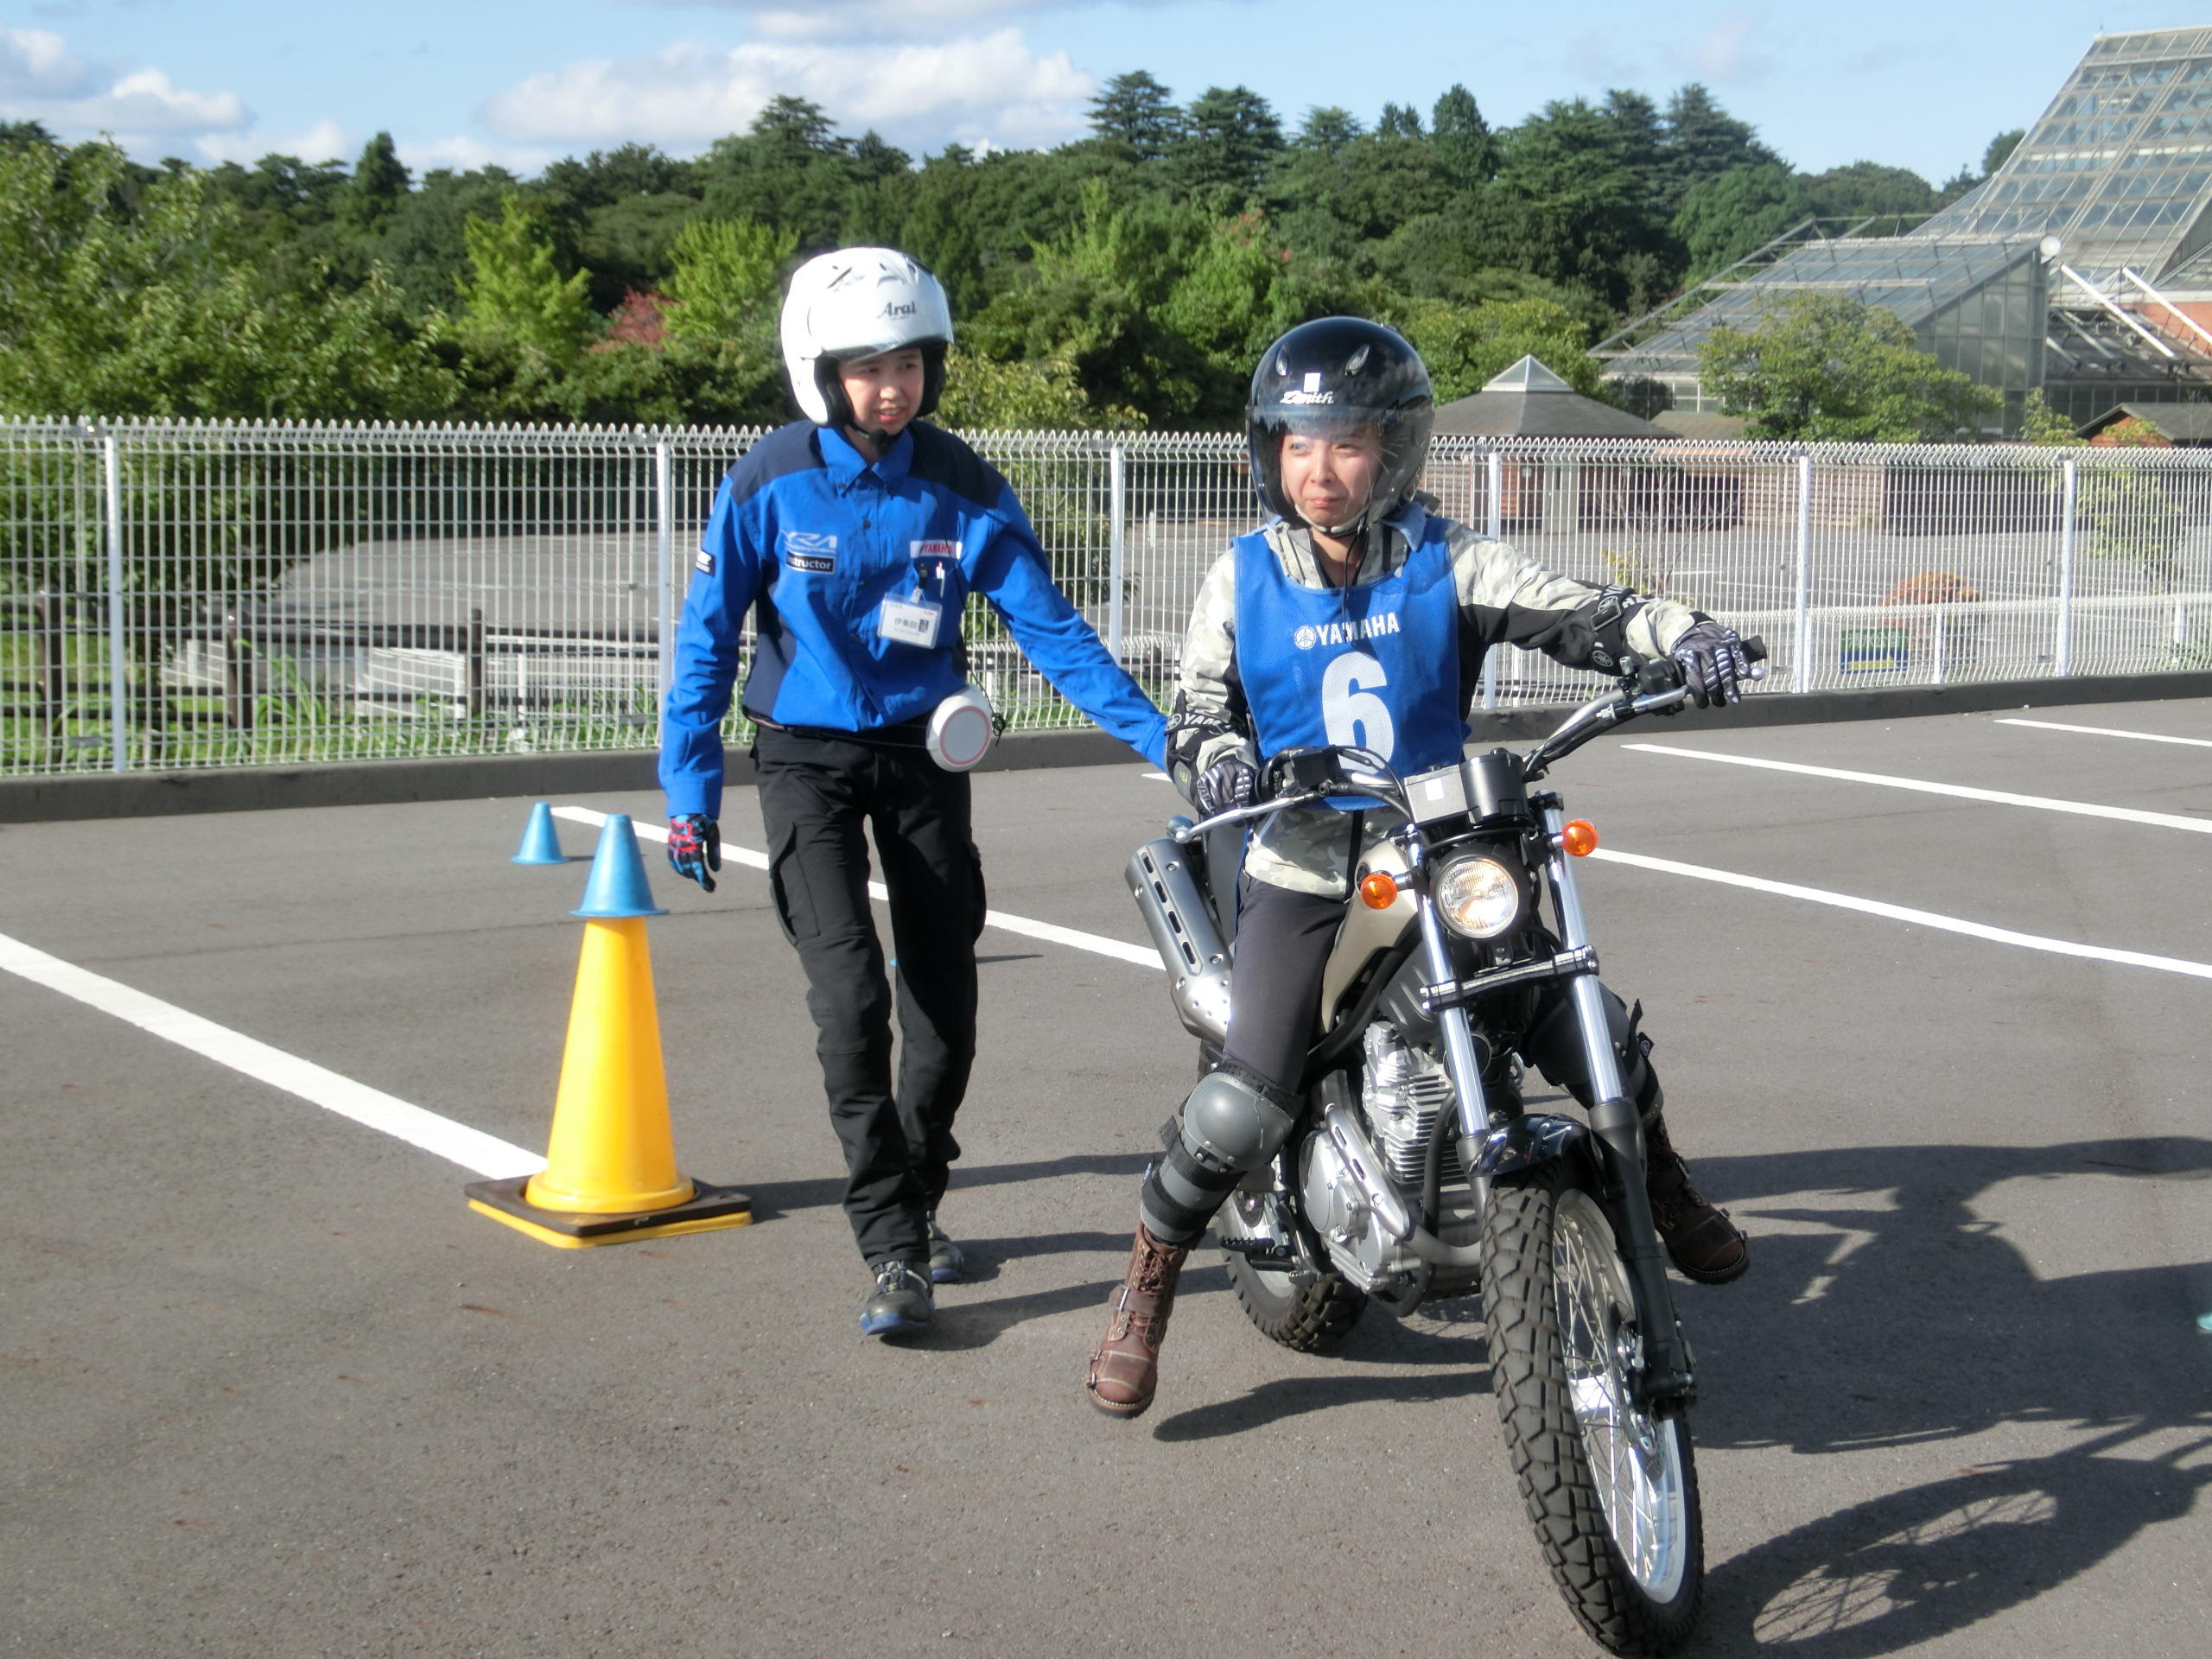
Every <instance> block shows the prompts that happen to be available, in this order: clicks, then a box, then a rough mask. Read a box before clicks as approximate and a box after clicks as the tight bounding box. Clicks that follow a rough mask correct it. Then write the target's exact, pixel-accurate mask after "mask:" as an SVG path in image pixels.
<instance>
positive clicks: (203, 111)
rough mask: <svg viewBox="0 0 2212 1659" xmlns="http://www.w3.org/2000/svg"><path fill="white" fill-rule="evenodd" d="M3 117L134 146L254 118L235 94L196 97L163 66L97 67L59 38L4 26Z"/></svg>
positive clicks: (235, 126)
mask: <svg viewBox="0 0 2212 1659" xmlns="http://www.w3.org/2000/svg"><path fill="white" fill-rule="evenodd" d="M0 114H5V115H7V116H8V117H10V118H13V119H15V120H18V121H22V120H29V121H36V122H39V123H40V124H42V125H44V126H46V127H47V128H48V129H49V130H52V131H53V132H54V134H56V135H57V136H58V137H63V138H70V139H79V138H90V137H94V136H95V135H97V134H99V133H103V132H111V133H113V134H114V135H115V136H116V137H117V138H118V140H119V141H120V142H121V143H123V144H124V147H125V148H127V149H144V148H147V147H149V146H150V145H157V144H160V143H167V142H168V141H170V140H173V139H175V138H180V137H193V136H194V135H197V134H206V133H221V132H233V131H237V130H239V129H242V128H244V127H245V126H247V125H248V124H250V123H251V120H252V117H251V115H250V114H249V113H248V112H247V110H246V107H245V100H244V99H241V98H239V97H238V94H237V93H236V92H194V91H193V90H191V89H190V88H189V87H184V86H178V85H177V84H176V83H175V81H173V80H171V79H169V78H168V75H167V74H165V73H162V71H161V70H159V69H134V70H131V71H129V72H128V73H118V72H116V71H114V70H112V69H107V68H99V67H94V66H93V65H91V64H88V63H86V61H85V60H82V59H81V58H76V57H72V56H71V55H70V54H69V50H68V46H67V42H66V41H63V40H62V38H61V37H60V35H54V34H49V33H48V32H47V31H46V30H44V29H0Z"/></svg>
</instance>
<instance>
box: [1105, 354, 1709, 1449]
mask: <svg viewBox="0 0 2212 1659" xmlns="http://www.w3.org/2000/svg"><path fill="white" fill-rule="evenodd" d="M1432 418H1433V397H1432V396H1431V393H1430V390H1429V380H1428V371H1427V368H1426V367H1425V366H1424V365H1422V363H1421V358H1420V355H1419V354H1418V353H1415V352H1414V349H1413V347H1412V346H1410V345H1408V343H1407V342H1406V341H1405V340H1403V339H1402V337H1400V336H1399V335H1398V334H1395V332H1393V331H1392V330H1390V329H1389V328H1386V327H1383V326H1381V325H1380V324H1377V323H1373V322H1368V321H1362V320H1360V319H1357V318H1352V317H1329V318H1325V319H1323V320H1321V321H1318V322H1309V323H1306V324H1305V325H1303V326H1301V327H1297V328H1294V329H1292V330H1291V331H1290V332H1289V333H1288V334H1285V335H1284V336H1283V337H1282V338H1281V340H1277V341H1276V342H1275V343H1274V345H1272V346H1269V347H1268V350H1267V352H1266V353H1265V354H1264V355H1262V358H1261V359H1260V363H1259V366H1258V368H1257V369H1256V370H1255V372H1254V373H1253V376H1252V391H1251V396H1250V398H1249V402H1248V403H1247V404H1246V406H1245V432H1246V435H1247V439H1248V441H1249V447H1250V452H1251V460H1252V476H1253V480H1254V482H1255V486H1257V488H1258V490H1259V493H1260V496H1261V499H1262V501H1263V502H1264V504H1265V505H1266V506H1267V507H1268V511H1269V512H1271V513H1273V514H1274V515H1275V516H1274V518H1272V519H1271V520H1270V521H1269V522H1268V524H1265V525H1264V526H1262V528H1261V529H1260V530H1258V531H1255V532H1253V533H1252V534H1250V535H1248V536H1244V537H1239V538H1238V539H1237V540H1236V542H1235V543H1232V544H1231V546H1230V550H1229V552H1228V553H1227V554H1226V555H1224V556H1223V557H1222V558H1221V559H1220V560H1219V561H1218V562H1217V563H1216V564H1215V565H1214V567H1213V569H1211V571H1210V572H1209V573H1208V575H1207V576H1206V579H1205V583H1204V585H1203V586H1202V587H1201V588H1200V590H1199V594H1198V603H1197V606H1196V607H1195V608H1194V609H1193V611H1192V616H1191V625H1190V629H1189V632H1188V633H1187V634H1186V635H1185V639H1184V644H1183V658H1182V664H1181V668H1180V671H1179V679H1178V683H1177V687H1176V698H1175V709H1174V713H1173V715H1172V716H1171V717H1170V719H1169V721H1168V732H1167V742H1168V751H1167V752H1168V759H1169V766H1170V770H1171V773H1172V775H1173V778H1174V779H1175V782H1176V784H1177V785H1178V787H1179V788H1180V789H1182V791H1184V793H1185V795H1186V796H1187V797H1188V798H1189V799H1190V801H1191V803H1192V806H1193V807H1194V808H1195V809H1196V810H1197V811H1198V813H1199V815H1200V816H1201V817H1211V816H1212V815H1213V814H1215V813H1217V812H1222V811H1225V810H1229V809H1230V808H1232V807H1236V806H1243V805H1249V804H1251V803H1252V802H1253V801H1254V800H1255V799H1256V798H1258V795H1259V791H1260V785H1261V780H1262V775H1263V772H1264V770H1265V766H1266V763H1267V761H1268V760H1269V759H1270V758H1272V757H1273V756H1274V755H1275V754H1276V753H1280V752H1281V751H1282V750H1284V749H1287V748H1294V747H1303V746H1307V745H1316V744H1325V743H1336V744H1343V743H1349V742H1351V741H1355V739H1354V737H1353V736H1351V735H1350V734H1352V733H1354V732H1357V734H1358V736H1357V740H1356V741H1358V742H1360V743H1361V744H1362V745H1363V746H1364V747H1369V748H1372V749H1375V750H1377V751H1379V752H1380V753H1383V757H1384V758H1385V759H1386V760H1389V762H1390V764H1391V766H1393V767H1394V768H1395V770H1396V771H1397V772H1399V773H1400V774H1401V775H1410V774H1412V773H1414V772H1420V771H1423V770H1426V769H1427V768H1431V767H1435V766H1448V765H1451V764H1452V763H1453V762H1455V761H1457V760H1458V759H1459V755H1460V753H1461V751H1462V747H1463V746H1464V744H1465V741H1466V738H1467V734H1468V728H1467V721H1466V715H1467V710H1468V709H1469V706H1470V704H1471V699H1472V695H1473V692H1474V690H1475V688H1476V687H1477V685H1478V683H1479V680H1480V675H1481V668H1482V661H1483V657H1484V653H1485V652H1488V651H1489V650H1490V648H1491V646H1492V645H1497V644H1499V643H1501V642H1504V643H1510V644H1513V645H1525V646H1529V647H1532V648H1535V649H1536V650H1540V651H1542V652H1545V653H1546V654H1547V655H1548V656H1550V657H1552V658H1555V659H1556V660H1557V661H1559V662H1561V663H1564V664H1567V665H1568V666H1569V667H1572V668H1594V669H1599V670H1601V671H1606V672H1615V671H1619V670H1620V669H1621V668H1622V667H1623V666H1624V664H1628V663H1630V662H1631V661H1632V660H1633V659H1635V658H1646V659H1649V658H1659V657H1665V656H1669V655H1671V656H1672V657H1674V658H1675V660H1676V661H1677V662H1679V663H1680V664H1681V667H1682V669H1683V671H1684V673H1685V677H1686V679H1687V682H1688V687H1689V690H1690V693H1691V696H1692V697H1693V699H1694V701H1695V702H1697V704H1698V705H1699V706H1700V707H1704V706H1707V705H1708V704H1711V703H1713V702H1735V701H1736V700H1737V698H1738V695H1739V694H1738V681H1739V680H1741V679H1745V678H1748V677H1750V668H1751V665H1750V663H1749V661H1748V659H1747V658H1746V657H1745V653H1744V651H1743V648H1742V645H1741V644H1740V642H1739V640H1738V636H1737V634H1736V632H1735V631H1734V630H1733V629H1731V628H1727V627H1725V626H1721V625H1720V624H1719V623H1717V622H1715V621H1713V620H1712V619H1710V618H1708V617H1707V616H1705V615H1703V614H1702V613H1699V612H1695V611H1692V610H1690V609H1688V607H1684V606H1682V605H1679V604H1677V603H1675V602H1674V601H1671V600H1666V599H1659V598H1654V597H1650V596H1648V595H1645V594H1637V593H1635V592H1633V591H1631V590H1630V589H1629V588H1618V587H1611V588H1599V587H1592V586H1591V585H1589V584H1588V583H1586V582H1577V581H1574V580H1573V579H1572V578H1570V577H1567V576H1562V575H1557V574H1556V573H1554V572H1552V571H1548V570H1546V569H1543V568H1542V567H1541V566H1540V565H1538V564H1537V563H1535V561H1534V560H1533V559H1530V558H1529V557H1528V556H1526V555H1525V554H1522V553H1519V552H1516V550H1514V549H1513V548H1512V547H1511V546H1510V545H1509V544H1507V543H1503V542H1498V541H1493V540H1491V539H1489V538H1487V537H1484V536H1482V535H1480V534H1479V533H1478V532H1477V531H1472V530H1470V529H1469V528H1467V527H1466V526H1465V525H1463V524H1455V523H1453V522H1452V521H1451V520H1449V519H1446V518H1442V517H1441V516H1440V515H1439V514H1437V513H1436V512H1434V511H1433V507H1434V505H1435V504H1434V502H1433V500H1431V499H1428V498H1427V497H1423V496H1420V495H1417V494H1415V493H1414V486H1415V482H1416V480H1418V479H1419V478H1420V476H1421V467H1422V464H1423V462H1424V461H1426V460H1427V455H1428V445H1429V430H1430V425H1431V421H1432ZM1353 588H1370V592H1369V593H1367V594H1363V595H1362V599H1363V603H1362V604H1360V605H1359V606H1358V607H1357V614H1356V615H1355V613H1354V610H1353V607H1351V606H1350V605H1349V604H1348V603H1347V601H1346V597H1345V595H1346V594H1347V593H1348V592H1349V591H1350V590H1351V589H1353ZM1388 828H1389V826H1388V825H1378V826H1377V829H1378V831H1379V830H1381V829H1388ZM1368 844H1371V839H1370V837H1369V836H1365V835H1363V829H1362V824H1361V819H1360V817H1359V816H1358V815H1357V814H1345V813H1341V812H1336V811H1329V810H1322V809H1320V808H1302V809H1292V810H1286V811H1283V812H1281V813H1277V814H1275V815H1274V816H1273V817H1269V818H1268V819H1266V820H1264V828H1263V829H1262V830H1261V831H1260V832H1259V833H1258V834H1257V835H1256V836H1255V837H1254V838H1253V840H1252V842H1251V843H1250V845H1249V849H1248V850H1247V853H1246V856H1245V862H1244V867H1243V880H1242V881H1241V882H1240V883H1239V888H1238V913H1237V921H1236V951H1235V955H1236V981H1235V987H1234V1001H1233V1004H1232V1008H1231V1013H1230V1021H1229V1030H1228V1036H1227V1040H1226V1042H1225V1043H1224V1048H1223V1054H1222V1060H1221V1064H1220V1065H1219V1066H1218V1067H1217V1068H1216V1069H1215V1070H1213V1071H1210V1072H1209V1073H1207V1075H1206V1076H1205V1077H1203V1078H1201V1079H1200V1080H1199V1083H1198V1086H1197V1087H1196V1088H1195V1089H1193V1090H1192V1091H1191V1094H1190V1096H1189V1098H1188V1099H1186V1100H1185V1102H1184V1103H1183V1107H1182V1109H1181V1111H1180V1112H1179V1114H1178V1116H1177V1118H1176V1120H1175V1122H1174V1123H1173V1125H1172V1126H1171V1127H1172V1129H1173V1133H1172V1134H1169V1133H1167V1132H1166V1131H1163V1139H1165V1140H1166V1151H1165V1152H1164V1154H1162V1155H1161V1156H1160V1157H1159V1158H1157V1159H1155V1160H1154V1161H1153V1164H1152V1166H1151V1167H1150V1168H1149V1169H1147V1171H1146V1172H1145V1176H1144V1183H1143V1187H1142V1190H1141V1195H1140V1201H1139V1223H1138V1226H1137V1230H1136V1237H1135V1243H1134V1245H1133V1247H1132V1249H1131V1250H1130V1253H1129V1267H1128V1277H1127V1279H1126V1280H1125V1281H1124V1282H1123V1284H1122V1288H1121V1289H1120V1291H1119V1292H1118V1293H1117V1294H1116V1296H1115V1298H1114V1301H1113V1304H1112V1308H1111V1315H1110V1319H1109V1325H1108V1328H1107V1332H1106V1336H1105V1338H1104V1339H1103V1341H1102V1342H1101V1343H1100V1344H1099V1345H1098V1347H1097V1349H1096V1351H1094V1352H1093V1353H1092V1355H1091V1358H1090V1371H1089V1375H1088V1376H1087V1377H1086V1379H1085V1389H1086V1391H1087V1392H1088V1394H1089V1396H1090V1401H1091V1403H1092V1404H1093V1405H1095V1406H1096V1407H1097V1408H1099V1409H1100V1410H1102V1411H1104V1412H1108V1413H1109V1414H1113V1415H1115V1416H1121V1417H1135V1416H1136V1415H1138V1414H1140V1413H1141V1412H1143V1411H1144V1410H1145V1408H1147V1407H1148V1406H1149V1405H1151V1403H1152V1399H1153V1394H1154V1389H1155V1388H1156V1386H1157V1383H1158V1376H1159V1358H1160V1343H1161V1341H1162V1340H1163V1338H1165V1337H1166V1330H1167V1319H1168V1313H1169V1311H1170V1310H1171V1309H1172V1307H1173V1305H1174V1300H1175V1286H1176V1281H1177V1279H1178V1277H1179V1274H1180V1273H1181V1270H1182V1266H1183V1262H1184V1258H1185V1256H1187V1255H1189V1253H1190V1249H1191V1247H1192V1245H1193V1244H1195V1243H1197V1242H1198V1238H1199V1236H1200V1235H1201V1234H1203V1233H1204V1232H1205V1229H1206V1226H1207V1224H1208V1223H1209V1222H1210V1221H1211V1220H1212V1218H1213V1216H1214V1213H1215V1211H1217V1210H1218V1209H1219V1208H1220V1206H1221V1205H1222V1203H1223V1201H1224V1199H1225V1198H1228V1196H1229V1194H1230V1192H1233V1191H1235V1189H1236V1186H1237V1185H1238V1184H1239V1182H1241V1181H1242V1180H1243V1178H1244V1177H1245V1175H1246V1174H1247V1173H1249V1172H1251V1171H1253V1170H1255V1169H1259V1168H1262V1167H1263V1166H1266V1165H1267V1164H1268V1162H1269V1161H1270V1160H1272V1159H1273V1158H1274V1155H1275V1154H1276V1152H1277V1151H1278V1150H1279V1149H1280V1148H1281V1146H1282V1144H1283V1141H1284V1140H1285V1139H1286V1137H1287V1135H1289V1133H1290V1130H1291V1128H1292V1127H1293V1126H1294V1123H1295V1122H1296V1120H1297V1117H1298V1114H1299V1111H1300V1102H1301V1098H1302V1095H1303V1090H1304V1088H1305V1080H1304V1077H1303V1071H1304V1066H1305V1058H1306V1050H1307V1049H1308V1047H1309V1046H1311V1045H1312V1043H1313V1040H1314V1020H1315V1014H1316V1009H1317V1005H1318V1004H1319V999H1320V984H1321V976H1322V971H1323V968H1324V965H1325V962H1326V959H1327V957H1328V953H1329V950H1330V947H1331V944H1332V942H1333V941H1334V939H1335V937H1336V934H1337V931H1338V925H1339V924H1340V923H1341V922H1342V920H1343V918H1344V906H1345V905H1346V903H1347V901H1348V900H1349V899H1350V897H1351V872H1352V871H1353V869H1354V868H1356V867H1357V863H1358V862H1359V859H1360V856H1361V855H1362V853H1363V850H1364V849H1365V846H1366V845H1368ZM1606 1005H1607V1007H1608V1010H1609V1013H1610V1014H1611V1017H1612V1026H1613V1040H1614V1044H1615V1046H1616V1048H1617V1049H1618V1052H1619V1055H1620V1060H1621V1070H1622V1073H1623V1077H1624V1082H1625V1084H1626V1086H1627V1088H1628V1090H1629V1093H1630V1096H1631V1097H1633V1098H1634V1100H1635V1101H1636V1103H1637V1107H1638V1108H1639V1109H1640V1111H1641V1113H1642V1116H1643V1126H1644V1135H1645V1140H1646V1145H1647V1148H1648V1151H1649V1172H1650V1179H1649V1192H1650V1197H1651V1207H1652V1212H1653V1217H1654V1219H1655V1221H1656V1224H1657V1226H1658V1230H1659V1234H1660V1236H1661V1238H1662V1240H1663V1241H1664V1243H1665V1244H1666V1247H1667V1250H1668V1254H1669V1256H1670V1257H1671V1258H1672V1260H1673V1262H1674V1263H1675V1267H1677V1268H1680V1269H1681V1271H1682V1272H1683V1273H1684V1274H1687V1275H1688V1276H1689V1277H1690V1278H1692V1279H1694V1280H1699V1281H1703V1282H1706V1283H1708V1284H1721V1283H1726V1281H1730V1280H1732V1279H1735V1278H1737V1277H1738V1276H1739V1275H1740V1274H1742V1273H1743V1272H1744V1271H1745V1268H1747V1267H1748V1266H1749V1265H1750V1252H1749V1249H1748V1246H1747V1245H1746V1243H1745V1239H1744V1236H1743V1235H1742V1234H1741V1233H1739V1232H1738V1230H1736V1227H1735V1225H1734V1224H1733V1223H1732V1222H1731V1221H1730V1220H1729V1218H1728V1217H1727V1214H1726V1211H1720V1210H1718V1209H1715V1208H1714V1207H1713V1205H1710V1204H1708V1203H1707V1201H1706V1200H1705V1198H1703V1197H1702V1196H1701V1195H1700V1193H1699V1192H1698V1190H1697V1188H1696V1187H1695V1186H1694V1185H1693V1184H1692V1182H1691V1180H1690V1176H1689V1171H1688V1168H1687V1166H1685V1165H1684V1164H1683V1162H1682V1159H1681V1154H1678V1153H1677V1152H1675V1149H1674V1147H1673V1145H1672V1144H1671V1142H1670V1141H1669V1138H1668V1133H1667V1126H1666V1120H1665V1119H1664V1117H1663V1116H1662V1115H1661V1095H1660V1089H1659V1079H1658V1077H1657V1075H1656V1072H1654V1071H1653V1070H1652V1068H1651V1064H1650V1061H1649V1058H1648V1051H1649V1047H1650V1040H1649V1039H1648V1038H1645V1037H1643V1036H1642V1035H1641V1034H1640V1033H1638V1032H1637V1016H1635V1015H1632V1014H1630V1013H1629V1011H1628V1010H1627V1009H1626V1008H1624V1007H1623V1006H1622V1004H1621V1002H1620V1000H1619V999H1618V997H1616V996H1614V995H1612V994H1611V993H1610V992H1608V993H1606ZM1523 1058H1526V1059H1528V1060H1529V1062H1531V1063H1532V1064H1534V1065H1536V1066H1537V1068H1538V1069H1539V1070H1541V1071H1542V1072H1543V1074H1544V1075H1545V1076H1546V1077H1548V1078H1549V1079H1551V1081H1552V1082H1553V1083H1554V1084H1556V1085H1557V1086H1559V1087H1561V1088H1564V1089H1566V1090H1568V1091H1569V1092H1570V1093H1572V1094H1573V1095H1574V1096H1576V1097H1577V1098H1578V1099H1579V1100H1580V1101H1581V1102H1582V1103H1583V1105H1584V1106H1585V1107H1587V1106H1589V1105H1590V1103H1591V1101H1590V1097H1589V1096H1590V1090H1589V1089H1588V1086H1587V1083H1586V1069H1587V1063H1586V1060H1585V1059H1584V1058H1583V1054H1582V1049H1581V1045H1580V1038H1579V1033H1578V1030H1577V1027H1576V1025H1575V1020H1574V1016H1573V1011H1572V1009H1571V1007H1570V1006H1569V1003H1568V1000H1567V995H1566V994H1565V992H1564V990H1562V989H1560V988H1558V986H1557V985H1556V984H1555V985H1554V988H1553V990H1552V993H1551V995H1550V1006H1549V1007H1547V1008H1546V1009H1545V1011H1544V1012H1543V1014H1541V1015H1540V1016H1539V1017H1538V1019H1537V1020H1536V1022H1535V1025H1534V1026H1533V1027H1531V1031H1530V1034H1529V1039H1528V1041H1527V1043H1526V1044H1525V1052H1524V1055H1523Z"/></svg>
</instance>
